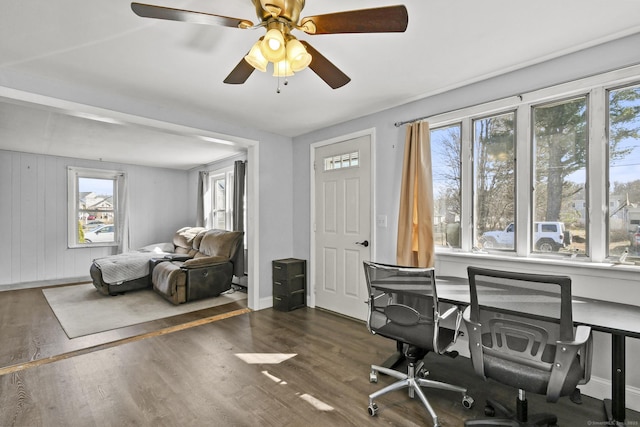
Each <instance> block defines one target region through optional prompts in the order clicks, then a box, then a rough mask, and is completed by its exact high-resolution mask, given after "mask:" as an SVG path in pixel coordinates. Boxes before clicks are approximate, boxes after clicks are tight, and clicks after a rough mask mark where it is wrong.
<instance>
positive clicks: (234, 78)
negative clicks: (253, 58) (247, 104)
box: [224, 58, 255, 85]
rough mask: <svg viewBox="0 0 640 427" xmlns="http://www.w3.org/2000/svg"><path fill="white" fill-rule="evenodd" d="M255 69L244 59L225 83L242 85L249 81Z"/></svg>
mask: <svg viewBox="0 0 640 427" xmlns="http://www.w3.org/2000/svg"><path fill="white" fill-rule="evenodd" d="M253 70H255V68H253V67H252V66H251V65H250V64H249V63H248V62H247V61H245V60H244V58H242V59H241V60H240V62H238V65H236V68H234V69H233V70H232V71H231V72H230V73H229V75H228V76H227V78H226V79H224V82H225V83H227V84H230V85H241V84H243V83H244V82H246V81H247V79H248V78H249V76H250V75H251V73H253Z"/></svg>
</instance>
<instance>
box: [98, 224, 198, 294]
mask: <svg viewBox="0 0 640 427" xmlns="http://www.w3.org/2000/svg"><path fill="white" fill-rule="evenodd" d="M206 231H207V230H206V229H205V228H203V227H182V228H180V229H179V230H178V231H176V232H175V234H174V236H173V242H172V243H168V242H166V243H156V244H153V245H148V246H145V247H144V248H140V249H137V250H134V251H130V252H126V253H122V254H117V255H110V256H106V257H102V258H97V259H95V260H93V262H92V263H91V267H90V269H89V274H90V275H91V278H92V279H93V285H94V286H95V287H96V289H97V290H98V292H100V293H101V294H103V295H117V294H122V293H124V292H128V291H133V290H137V289H144V288H150V287H151V278H150V275H149V265H150V264H149V260H150V259H154V258H162V257H164V256H175V255H176V254H178V255H191V256H193V255H195V253H196V252H197V250H195V249H194V248H193V244H194V241H199V239H201V237H202V236H203V235H204V233H205V232H206Z"/></svg>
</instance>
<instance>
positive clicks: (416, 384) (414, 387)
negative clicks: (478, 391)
mask: <svg viewBox="0 0 640 427" xmlns="http://www.w3.org/2000/svg"><path fill="white" fill-rule="evenodd" d="M416 368H417V369H416ZM378 372H380V373H383V374H385V375H388V376H390V377H393V378H396V379H398V380H399V381H397V382H395V383H393V384H390V385H388V386H386V387H384V388H383V389H381V390H378V391H376V392H375V393H372V394H370V395H369V407H368V411H369V415H371V416H372V417H374V416H375V415H376V414H377V412H378V405H377V404H376V403H375V402H374V399H376V398H378V397H379V396H382V395H383V394H386V393H389V392H391V391H394V390H400V389H403V388H408V393H409V397H410V398H412V399H413V397H414V396H415V395H416V394H417V395H418V398H420V400H421V401H422V404H423V405H424V406H425V408H427V411H428V412H429V415H431V418H432V419H433V425H434V427H437V426H439V425H440V424H438V416H437V415H436V413H435V411H434V410H433V407H432V406H431V404H430V403H429V401H428V400H427V397H426V396H425V395H424V392H423V391H422V387H429V388H437V389H440V390H449V391H456V392H459V393H462V406H464V407H465V408H467V409H470V408H471V407H472V406H473V398H472V397H471V396H469V395H467V389H466V388H464V387H459V386H455V385H451V384H447V383H443V382H440V381H433V380H428V379H425V378H418V377H417V376H416V374H418V375H420V374H421V373H422V363H420V364H418V366H417V367H416V366H415V364H413V363H410V364H409V367H408V373H407V374H404V373H402V372H398V371H394V370H393V369H389V368H385V367H383V366H377V365H372V366H371V374H370V375H369V380H370V381H371V382H377V373H378Z"/></svg>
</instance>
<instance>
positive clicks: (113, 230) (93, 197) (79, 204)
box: [67, 167, 124, 248]
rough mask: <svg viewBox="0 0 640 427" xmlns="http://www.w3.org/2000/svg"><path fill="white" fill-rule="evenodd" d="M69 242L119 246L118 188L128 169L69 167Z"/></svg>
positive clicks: (72, 243)
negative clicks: (109, 169)
mask: <svg viewBox="0 0 640 427" xmlns="http://www.w3.org/2000/svg"><path fill="white" fill-rule="evenodd" d="M67 175H68V188H69V191H68V196H69V200H68V203H69V225H68V246H69V247H71V248H73V247H84V246H116V245H118V242H119V238H120V236H119V235H118V233H117V229H118V218H120V215H119V209H120V208H121V206H119V203H118V188H119V186H120V185H119V183H120V182H121V181H122V180H124V173H122V172H117V171H106V170H100V169H83V168H73V167H69V168H68V172H67Z"/></svg>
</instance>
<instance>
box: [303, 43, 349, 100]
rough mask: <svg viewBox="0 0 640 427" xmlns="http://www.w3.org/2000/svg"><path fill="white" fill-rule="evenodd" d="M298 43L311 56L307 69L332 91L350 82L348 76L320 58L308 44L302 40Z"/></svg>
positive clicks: (325, 59) (322, 57)
mask: <svg viewBox="0 0 640 427" xmlns="http://www.w3.org/2000/svg"><path fill="white" fill-rule="evenodd" d="M300 43H302V44H303V45H304V47H305V48H306V49H307V52H308V53H309V54H310V55H311V64H309V68H311V69H312V70H313V72H314V73H316V74H317V75H318V76H319V77H320V78H321V79H322V80H324V81H325V83H326V84H328V85H329V86H331V88H332V89H338V88H339V87H342V86H344V85H346V84H347V83H349V82H350V81H351V78H350V77H349V76H347V75H346V74H345V73H343V72H342V71H340V69H339V68H338V67H336V66H335V65H333V63H332V62H331V61H329V60H328V59H327V58H325V57H324V56H322V55H321V54H320V52H318V51H317V50H315V49H314V48H313V46H311V45H310V44H309V43H307V42H306V41H304V40H300Z"/></svg>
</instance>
